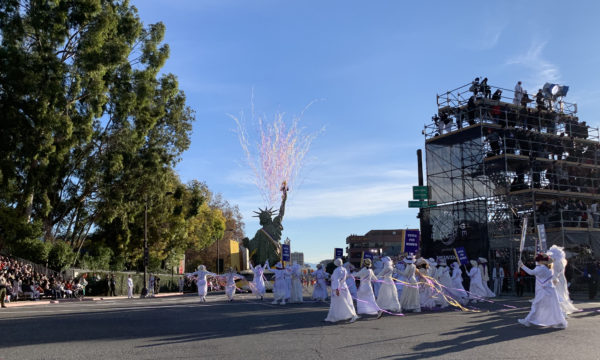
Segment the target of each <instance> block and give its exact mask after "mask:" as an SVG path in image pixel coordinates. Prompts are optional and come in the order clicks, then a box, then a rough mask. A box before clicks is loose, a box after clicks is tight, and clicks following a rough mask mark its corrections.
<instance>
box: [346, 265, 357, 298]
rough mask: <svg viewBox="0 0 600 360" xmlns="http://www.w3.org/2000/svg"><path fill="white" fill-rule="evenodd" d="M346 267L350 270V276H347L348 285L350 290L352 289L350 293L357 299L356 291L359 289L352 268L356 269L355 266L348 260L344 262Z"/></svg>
mask: <svg viewBox="0 0 600 360" xmlns="http://www.w3.org/2000/svg"><path fill="white" fill-rule="evenodd" d="M344 267H345V268H346V271H347V272H348V277H347V278H346V286H348V290H349V291H350V295H351V296H352V298H353V299H355V298H356V292H357V291H358V289H357V288H356V280H355V279H354V276H352V270H353V269H354V266H352V264H350V263H349V262H347V263H345V264H344Z"/></svg>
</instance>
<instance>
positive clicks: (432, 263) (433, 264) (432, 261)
mask: <svg viewBox="0 0 600 360" xmlns="http://www.w3.org/2000/svg"><path fill="white" fill-rule="evenodd" d="M427 262H428V263H429V265H430V266H436V265H437V263H436V262H435V259H434V258H429V259H427Z"/></svg>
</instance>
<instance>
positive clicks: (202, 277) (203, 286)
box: [186, 265, 217, 302]
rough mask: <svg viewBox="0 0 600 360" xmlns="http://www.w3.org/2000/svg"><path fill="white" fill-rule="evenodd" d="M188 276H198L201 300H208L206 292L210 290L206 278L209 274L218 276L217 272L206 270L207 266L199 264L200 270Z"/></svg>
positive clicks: (197, 281) (197, 282)
mask: <svg viewBox="0 0 600 360" xmlns="http://www.w3.org/2000/svg"><path fill="white" fill-rule="evenodd" d="M186 276H187V277H193V276H195V277H196V286H197V287H198V296H199V297H200V301H201V302H206V293H207V290H208V286H207V282H206V278H207V277H208V276H217V274H215V273H211V272H210V271H206V266H204V265H198V270H197V271H196V272H193V273H191V274H186Z"/></svg>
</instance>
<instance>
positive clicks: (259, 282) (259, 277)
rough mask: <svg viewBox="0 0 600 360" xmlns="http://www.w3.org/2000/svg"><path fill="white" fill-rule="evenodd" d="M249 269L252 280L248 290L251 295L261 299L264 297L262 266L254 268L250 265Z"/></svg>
mask: <svg viewBox="0 0 600 360" xmlns="http://www.w3.org/2000/svg"><path fill="white" fill-rule="evenodd" d="M250 269H252V272H253V273H254V278H253V279H252V285H251V286H250V289H251V290H252V293H253V294H254V295H255V296H256V297H259V298H261V299H262V298H263V296H265V279H264V275H263V273H264V272H265V271H264V270H263V268H262V266H260V265H257V266H256V267H254V266H252V265H250Z"/></svg>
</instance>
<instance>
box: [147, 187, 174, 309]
mask: <svg viewBox="0 0 600 360" xmlns="http://www.w3.org/2000/svg"><path fill="white" fill-rule="evenodd" d="M165 195H167V196H168V195H173V193H172V192H170V191H169V192H166V193H165ZM144 198H145V202H146V204H145V205H144V287H143V288H142V293H141V294H140V298H145V297H146V296H147V295H148V283H147V282H146V278H147V273H148V263H149V262H150V251H149V250H148V195H146V196H145V197H144Z"/></svg>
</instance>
